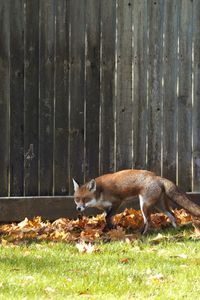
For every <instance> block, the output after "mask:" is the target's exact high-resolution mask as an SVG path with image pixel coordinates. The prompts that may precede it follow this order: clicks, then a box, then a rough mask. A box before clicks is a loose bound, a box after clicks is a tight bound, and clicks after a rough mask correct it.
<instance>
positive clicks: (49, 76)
mask: <svg viewBox="0 0 200 300" xmlns="http://www.w3.org/2000/svg"><path fill="white" fill-rule="evenodd" d="M54 13H55V8H54V3H53V1H52V0H45V1H40V70H39V72H40V107H39V111H40V126H39V127H40V128H39V130H40V132H39V143H40V145H39V154H40V158H39V159H40V186H39V187H40V195H52V193H53V125H54V124H53V122H54V48H55V45H54V37H55V34H54V30H55V25H54V24H55V19H54V17H55V14H54Z"/></svg>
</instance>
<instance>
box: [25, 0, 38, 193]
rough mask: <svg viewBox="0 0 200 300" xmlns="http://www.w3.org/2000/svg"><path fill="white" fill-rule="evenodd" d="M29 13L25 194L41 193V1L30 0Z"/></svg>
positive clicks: (26, 33)
mask: <svg viewBox="0 0 200 300" xmlns="http://www.w3.org/2000/svg"><path fill="white" fill-rule="evenodd" d="M25 12H26V17H25V56H24V58H25V86H24V88H25V90H24V99H25V103H24V121H25V124H24V152H25V156H24V158H25V162H24V167H25V169H24V187H25V191H24V194H25V195H26V196H34V195H38V137H39V136H38V106H39V101H38V93H39V1H38V0H26V6H25ZM33 12H34V13H33Z"/></svg>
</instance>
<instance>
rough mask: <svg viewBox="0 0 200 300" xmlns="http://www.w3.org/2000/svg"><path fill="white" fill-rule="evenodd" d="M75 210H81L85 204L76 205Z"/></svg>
mask: <svg viewBox="0 0 200 300" xmlns="http://www.w3.org/2000/svg"><path fill="white" fill-rule="evenodd" d="M76 210H77V211H79V212H82V211H84V210H85V205H78V204H77V205H76Z"/></svg>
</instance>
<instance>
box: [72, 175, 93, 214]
mask: <svg viewBox="0 0 200 300" xmlns="http://www.w3.org/2000/svg"><path fill="white" fill-rule="evenodd" d="M73 184H74V201H75V204H76V209H77V210H78V211H79V212H82V211H84V210H85V209H86V208H87V207H93V206H95V204H96V199H95V192H96V181H95V179H92V180H90V181H89V182H88V183H86V184H83V185H81V186H79V184H78V183H77V182H76V181H75V179H73Z"/></svg>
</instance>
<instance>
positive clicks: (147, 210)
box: [139, 195, 152, 234]
mask: <svg viewBox="0 0 200 300" xmlns="http://www.w3.org/2000/svg"><path fill="white" fill-rule="evenodd" d="M139 199H140V209H141V212H142V216H143V220H144V228H143V230H142V234H145V233H146V232H147V231H148V229H149V227H150V223H151V219H150V215H151V206H152V205H149V203H148V202H147V201H146V200H145V198H144V197H143V196H141V195H139Z"/></svg>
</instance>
